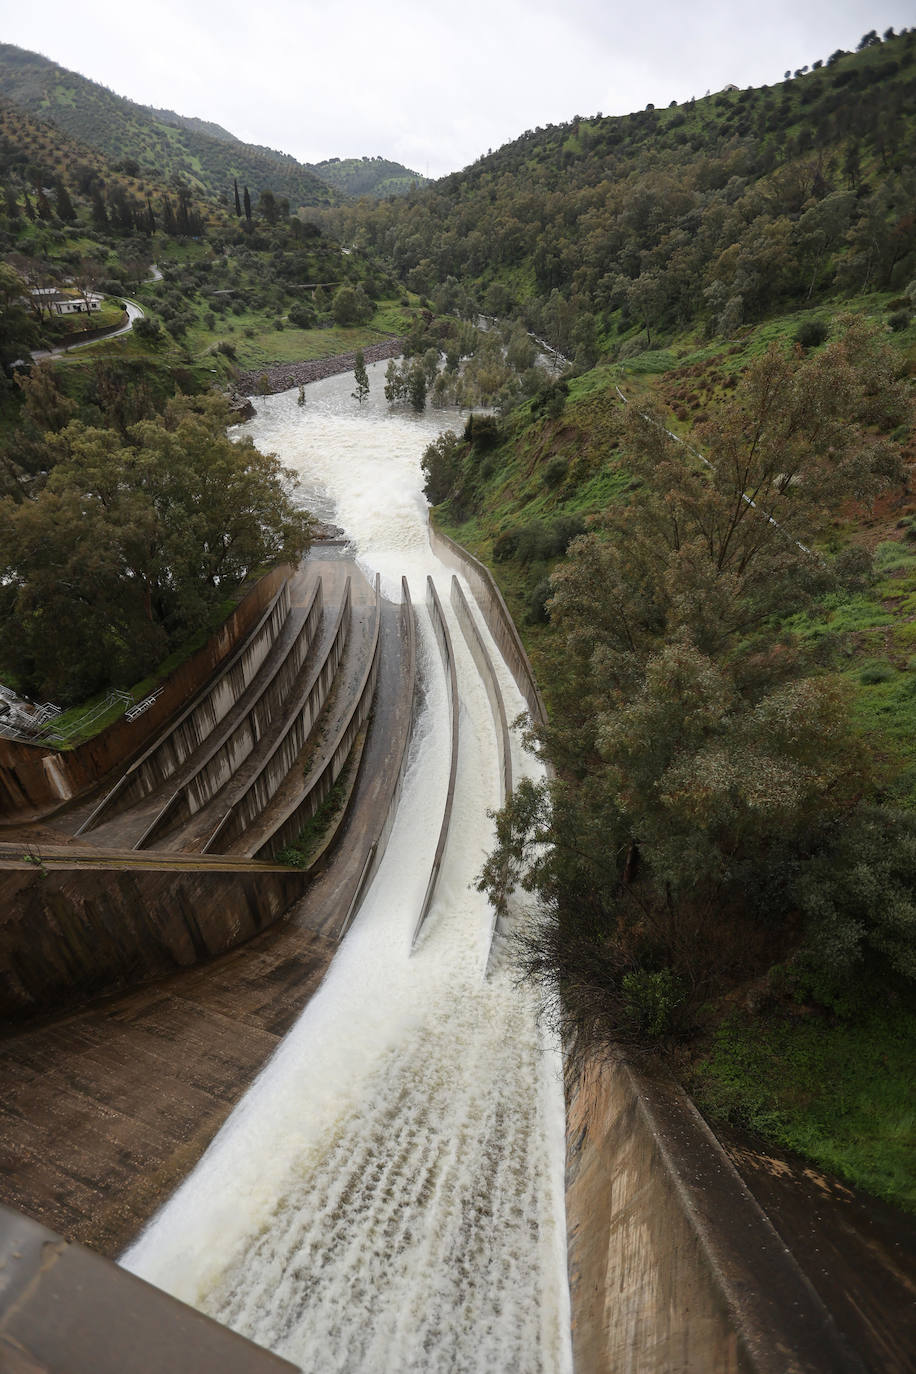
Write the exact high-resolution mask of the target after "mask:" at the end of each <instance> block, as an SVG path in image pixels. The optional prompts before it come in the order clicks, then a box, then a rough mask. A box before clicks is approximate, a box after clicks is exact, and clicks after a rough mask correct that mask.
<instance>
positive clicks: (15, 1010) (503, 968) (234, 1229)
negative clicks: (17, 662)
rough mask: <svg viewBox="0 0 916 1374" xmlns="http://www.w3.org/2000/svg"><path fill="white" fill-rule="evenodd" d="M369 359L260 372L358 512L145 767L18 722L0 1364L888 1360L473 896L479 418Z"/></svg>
mask: <svg viewBox="0 0 916 1374" xmlns="http://www.w3.org/2000/svg"><path fill="white" fill-rule="evenodd" d="M372 383H373V393H372V398H371V401H370V404H369V406H366V407H362V408H358V407H356V405H355V403H354V402H353V401H352V400H351V398H350V396H349V391H350V378H349V377H348V376H343V377H339V378H331V379H328V380H327V381H324V382H320V383H315V384H313V385H312V386H310V387H309V388H308V398H307V403H306V405H305V406H304V407H300V406H298V405H297V403H296V395H295V392H292V393H285V394H280V395H277V396H272V397H267V398H263V399H260V400H259V401H258V409H259V413H258V415H257V417H256V418H255V420H254V421H253V422H252V423H251V425H250V426H249V432H250V433H252V435H253V437H254V438H255V441H256V442H257V443H258V445H259V447H261V448H263V449H267V450H273V451H277V452H278V453H279V454H280V455H281V457H282V458H283V460H284V461H285V462H286V463H288V464H290V465H291V466H295V467H296V468H298V470H299V471H300V474H301V478H302V483H303V501H304V503H305V504H306V505H307V506H309V508H310V509H313V510H314V511H315V512H316V513H317V514H318V515H320V516H322V517H324V518H325V519H327V520H329V521H333V522H335V523H336V524H338V525H339V526H341V527H342V528H343V530H344V531H345V534H346V540H347V542H346V544H345V545H335V544H330V545H317V546H316V547H315V549H314V550H313V553H312V555H311V556H310V557H309V559H308V560H306V562H305V563H304V564H303V565H302V566H301V568H299V569H296V570H293V569H289V570H285V571H279V572H278V573H276V574H273V575H271V577H270V578H268V579H264V580H263V582H262V583H261V584H259V585H258V587H256V588H254V589H252V591H251V593H250V594H249V597H248V598H247V600H246V602H244V603H243V604H242V605H241V606H240V608H239V611H238V612H237V613H236V620H237V623H236V624H234V625H233V626H231V627H230V629H229V630H228V631H227V632H226V634H225V635H224V636H223V639H222V642H220V643H219V644H217V645H212V646H209V647H208V648H207V649H205V650H202V651H201V654H202V657H201V659H200V662H199V663H198V664H197V665H196V666H195V665H194V664H192V665H190V667H189V669H188V676H187V677H186V680H184V681H183V682H182V683H180V684H177V685H176V688H175V696H174V698H173V699H169V697H168V696H167V695H166V696H165V699H164V700H163V699H160V700H159V701H157V702H156V703H155V704H154V705H153V707H151V711H150V718H149V719H147V720H146V721H145V722H144V720H143V718H142V717H141V718H140V719H139V721H138V722H137V723H136V724H137V727H138V728H137V729H136V730H135V733H134V735H133V736H131V737H129V738H128V737H124V736H122V737H120V738H116V739H115V740H114V741H113V742H112V743H111V750H112V755H116V754H118V753H120V755H121V756H122V757H128V758H129V760H130V762H129V766H128V767H126V768H124V767H123V766H122V767H120V768H118V767H114V766H108V765H109V764H111V763H112V759H111V758H109V757H106V755H105V752H104V748H103V747H102V746H101V745H97V746H96V757H95V758H88V757H83V758H82V759H81V760H76V759H68V758H67V756H65V755H58V756H56V757H54V758H50V759H45V760H44V762H43V763H42V764H41V765H40V766H39V765H38V764H37V763H36V762H35V760H34V759H31V758H30V759H26V758H23V757H20V756H19V755H14V753H13V752H11V751H9V750H7V751H6V752H4V751H3V749H2V747H0V776H2V778H3V787H4V789H5V791H4V792H2V793H0V800H2V801H4V802H6V809H7V819H6V822H5V823H4V824H3V826H2V828H0V901H2V912H3V915H2V921H0V1015H2V1016H3V1018H4V1022H5V1024H6V1026H7V1034H6V1035H5V1037H4V1038H3V1039H0V1085H2V1092H0V1201H2V1202H3V1203H5V1204H7V1205H8V1206H9V1207H11V1208H14V1209H17V1211H16V1212H9V1213H6V1212H4V1213H3V1215H2V1217H0V1369H5V1368H7V1367H9V1368H10V1369H11V1370H18V1369H19V1368H20V1367H21V1368H29V1369H32V1368H35V1369H47V1370H52V1369H53V1370H57V1369H60V1370H64V1369H67V1370H73V1371H82V1370H87V1371H88V1370H94V1371H96V1370H97V1371H99V1372H100V1374H105V1371H107V1370H108V1369H109V1368H110V1369H111V1370H116V1369H117V1370H119V1371H123V1370H133V1369H136V1370H138V1371H139V1370H144V1371H145V1370H147V1369H149V1370H153V1369H166V1368H167V1369H169V1370H184V1369H187V1370H192V1369H195V1370H196V1369H201V1368H209V1367H211V1366H213V1367H215V1366H216V1365H217V1364H219V1365H220V1367H224V1368H225V1369H227V1370H235V1369H239V1370H250V1371H252V1374H257V1371H260V1370H262V1369H263V1370H265V1371H268V1370H271V1369H277V1370H280V1369H294V1368H296V1367H299V1368H302V1369H312V1368H315V1369H317V1368H320V1369H322V1370H324V1369H327V1370H340V1371H348V1374H349V1371H367V1372H368V1371H373V1372H374V1371H385V1370H391V1371H395V1370H398V1371H400V1370H417V1371H419V1370H423V1371H427V1370H430V1371H436V1370H442V1371H452V1370H455V1371H458V1370H462V1371H468V1374H477V1371H484V1370H488V1371H489V1370H491V1369H494V1368H501V1369H511V1370H518V1371H531V1374H535V1371H544V1374H553V1371H557V1374H563V1371H567V1370H571V1369H573V1368H575V1369H576V1370H577V1371H579V1374H591V1371H603V1370H608V1371H610V1370H628V1371H629V1370H645V1371H669V1370H670V1371H675V1370H684V1371H686V1370H691V1371H692V1370H696V1371H698V1372H699V1371H706V1370H723V1371H725V1370H729V1371H731V1370H734V1371H739V1370H741V1371H745V1370H747V1371H750V1370H754V1371H772V1374H777V1371H784V1370H799V1371H802V1370H805V1371H807V1370H811V1371H814V1370H847V1369H848V1370H854V1369H863V1368H867V1367H869V1366H868V1365H866V1364H863V1363H862V1362H861V1361H860V1360H859V1359H858V1357H857V1356H856V1355H855V1354H854V1353H853V1351H852V1349H851V1347H850V1343H849V1341H848V1339H847V1338H846V1336H845V1334H844V1332H843V1331H841V1330H839V1329H838V1327H837V1324H836V1322H835V1320H834V1318H833V1316H832V1315H831V1313H830V1312H828V1310H827V1307H826V1306H825V1305H824V1303H823V1301H822V1300H821V1299H820V1297H819V1296H818V1293H817V1292H815V1291H814V1289H813V1288H812V1286H811V1284H810V1283H809V1281H808V1279H807V1277H806V1276H805V1275H804V1274H802V1272H801V1271H800V1270H799V1268H798V1266H797V1264H796V1263H795V1261H794V1259H793V1258H792V1255H791V1254H790V1253H789V1251H788V1250H787V1248H786V1245H785V1244H784V1243H783V1241H782V1240H781V1238H780V1236H779V1235H778V1234H777V1233H776V1232H775V1231H774V1229H773V1228H772V1226H771V1225H770V1223H769V1222H768V1220H767V1218H766V1217H765V1216H764V1215H763V1213H762V1211H761V1208H760V1206H759V1205H758V1204H757V1202H756V1201H755V1199H754V1197H753V1196H752V1195H751V1193H750V1192H749V1191H748V1188H747V1187H746V1186H745V1184H744V1183H743V1182H742V1180H741V1178H740V1177H739V1175H738V1173H737V1172H736V1170H735V1168H734V1167H733V1164H732V1162H731V1161H730V1160H729V1158H728V1157H727V1156H726V1154H725V1152H724V1151H723V1150H722V1148H721V1146H720V1145H719V1144H718V1142H716V1141H715V1140H714V1139H713V1137H712V1136H711V1135H710V1133H709V1132H708V1131H707V1130H706V1128H705V1126H704V1125H703V1123H702V1122H700V1121H699V1118H697V1117H696V1114H695V1113H693V1112H692V1109H691V1108H690V1105H689V1103H687V1102H686V1100H685V1099H684V1098H683V1095H682V1094H680V1093H679V1091H678V1090H677V1089H676V1088H675V1087H674V1086H673V1085H672V1084H670V1083H669V1082H668V1081H667V1080H665V1079H663V1078H662V1079H659V1080H657V1081H653V1080H647V1079H646V1078H645V1077H644V1076H641V1075H639V1074H636V1073H635V1072H634V1071H633V1070H632V1069H631V1068H628V1067H627V1066H626V1065H622V1064H621V1065H594V1066H592V1069H591V1070H590V1071H589V1072H588V1073H587V1074H586V1075H585V1077H584V1078H583V1079H582V1080H581V1081H580V1082H578V1083H576V1084H568V1085H566V1092H565V1093H564V1081H563V1066H562V1056H561V1052H560V1047H559V1046H558V1045H557V1044H556V1043H555V1042H554V1040H553V1039H552V1037H551V1035H550V1033H549V1032H548V1031H547V1030H546V1029H545V1028H544V1027H542V1026H541V1025H540V1024H539V1022H538V1017H537V1006H536V1002H535V999H534V995H533V993H532V992H531V990H530V989H526V988H519V987H517V986H515V983H514V979H513V973H512V969H511V965H510V963H509V961H508V959H507V958H506V953H505V946H504V944H503V933H502V932H500V931H497V930H495V929H494V921H493V913H492V911H491V909H490V908H489V907H488V904H487V902H486V899H485V898H484V897H483V896H482V895H481V894H479V893H477V892H476V890H475V888H474V878H475V876H476V874H477V872H478V871H479V869H480V866H481V864H482V861H483V857H484V854H485V853H486V851H487V849H488V848H489V847H490V845H491V843H492V823H491V821H490V820H489V819H488V817H487V811H488V810H490V809H493V808H495V807H497V806H499V805H500V804H501V801H502V800H503V799H504V797H505V795H506V793H507V791H508V790H509V789H511V786H512V784H513V780H514V779H517V778H518V777H519V776H521V775H522V774H523V773H525V772H531V771H532V770H536V769H537V768H538V766H539V765H538V764H537V762H536V761H535V760H533V759H532V758H531V757H530V756H529V755H527V754H526V753H525V752H524V750H523V749H522V748H521V745H520V741H519V738H518V732H517V731H515V730H513V729H511V728H510V723H511V722H512V721H513V720H514V719H515V718H516V717H517V716H518V714H519V713H520V712H521V711H523V710H528V711H530V712H535V713H536V712H537V711H538V710H539V709H540V703H539V698H538V695H537V688H536V685H535V684H534V682H533V680H532V678H531V676H530V669H528V666H527V661H526V659H525V656H524V652H523V650H522V649H521V646H520V644H519V642H518V639H517V636H516V635H515V632H514V627H513V626H512V625H511V620H510V619H509V617H508V614H507V613H506V612H505V609H504V607H502V604H501V601H500V599H499V596H498V593H496V591H495V589H494V588H493V586H492V583H491V582H490V581H489V578H488V575H487V574H486V572H485V570H483V569H482V568H480V567H479V565H476V564H475V563H474V561H473V560H472V559H470V558H469V557H468V556H467V555H465V554H463V552H462V551H461V550H459V549H458V548H457V547H455V546H453V545H451V544H450V542H449V541H448V540H446V539H444V538H443V537H442V536H439V535H436V534H435V532H432V535H431V534H430V531H429V529H428V525H427V519H426V510H425V502H424V500H423V498H422V495H421V475H420V470H419V459H420V456H421V454H422V451H423V448H424V447H425V445H426V443H428V442H429V441H430V439H431V438H433V437H435V435H436V434H437V433H438V432H440V431H441V430H442V429H444V428H448V427H453V428H457V427H459V425H460V423H461V421H460V419H459V418H458V417H456V416H450V415H449V414H448V413H447V412H439V413H434V414H432V415H429V416H423V417H413V416H411V417H404V416H392V415H389V414H388V413H387V410H386V408H385V406H384V403H383V402H382V401H381V398H380V392H381V377H380V375H379V369H378V367H376V368H374V369H373V371H372ZM456 574H457V576H456ZM124 728H125V729H126V728H127V727H124ZM0 745H2V742H0ZM93 769H95V771H96V773H97V774H98V776H99V777H100V778H101V777H104V782H103V783H102V784H101V785H100V786H96V787H95V788H93V787H92V786H90V783H91V778H92V772H93ZM68 770H69V771H68ZM316 813H317V814H318V816H319V818H320V820H321V826H320V827H319V837H318V838H317V839H315V840H314V841H310V842H308V844H307V843H306V841H305V839H303V838H302V837H303V836H305V835H306V834H307V833H308V827H309V821H310V818H311V817H312V816H313V815H315V814H316ZM300 841H301V843H302V845H303V848H302V850H301V856H300V858H299V860H297V863H298V864H299V865H301V866H296V865H293V864H291V863H290V862H289V857H290V847H291V846H292V847H293V849H295V847H296V845H297V844H298V843H300ZM523 916H524V912H523V910H520V911H519V912H517V913H516V917H517V918H523ZM22 1213H24V1214H26V1217H28V1218H32V1219H33V1220H31V1221H26V1219H25V1217H23V1216H22V1215H21V1214H22ZM61 1238H63V1239H61ZM80 1243H82V1245H85V1246H88V1247H90V1249H88V1250H86V1249H83V1248H82V1246H81V1244H80ZM100 1256H108V1257H109V1258H110V1259H118V1260H119V1261H120V1267H118V1268H115V1267H113V1266H111V1265H110V1264H107V1263H106V1261H105V1260H104V1259H102V1258H100ZM150 1285H154V1286H150ZM87 1292H90V1293H92V1294H93V1301H92V1302H90V1303H88V1304H87V1299H86V1294H87ZM166 1294H168V1295H171V1296H166ZM174 1299H177V1300H178V1301H174ZM185 1304H187V1306H186V1305H185ZM217 1323H218V1324H217ZM227 1328H228V1329H227ZM100 1331H104V1333H105V1340H104V1342H103V1353H100V1344H99V1339H100V1338H99V1332H100ZM232 1333H235V1334H232ZM252 1343H253V1344H252ZM904 1344H905V1335H904V1336H903V1337H902V1341H899V1340H898V1342H897V1354H895V1345H894V1340H893V1339H892V1338H890V1337H889V1338H888V1343H887V1345H886V1351H885V1353H887V1355H888V1362H887V1363H886V1364H885V1365H884V1366H883V1367H885V1368H888V1369H891V1368H900V1369H904V1368H906V1364H905V1363H902V1362H899V1359H898V1356H899V1350H900V1349H902V1348H903V1345H904ZM26 1357H28V1359H30V1360H31V1361H32V1363H31V1364H26V1363H25V1362H24V1361H25V1359H26ZM15 1359H18V1360H20V1364H16V1363H14V1360H15ZM894 1359H898V1363H896V1364H895V1363H893V1360H894ZM5 1360H6V1361H7V1363H4V1361H5Z"/></svg>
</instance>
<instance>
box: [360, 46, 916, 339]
mask: <svg viewBox="0 0 916 1374" xmlns="http://www.w3.org/2000/svg"><path fill="white" fill-rule="evenodd" d="M815 68H816V69H813V70H811V71H808V72H805V73H804V74H802V73H799V74H798V75H796V76H795V77H790V79H788V80H786V81H784V82H782V83H780V84H779V85H778V86H773V87H764V88H762V89H748V90H743V91H737V90H734V91H723V92H721V93H719V94H718V95H715V96H710V97H708V98H706V99H703V100H696V101H690V102H688V103H687V104H685V105H680V106H678V105H674V104H672V105H671V106H670V107H668V108H666V109H655V108H653V107H651V106H650V107H647V108H646V109H645V110H642V111H639V112H637V113H634V114H631V115H626V116H621V117H614V118H602V117H600V116H595V117H593V118H588V119H587V118H580V117H577V118H575V119H573V120H571V121H570V122H568V123H567V124H563V125H555V126H551V127H548V128H545V129H535V130H528V131H527V132H525V133H524V134H522V136H521V137H520V138H518V139H516V140H515V141H514V142H512V143H510V144H507V145H506V146H505V147H503V148H501V149H499V150H498V151H497V152H495V153H493V154H491V155H489V156H487V157H484V158H481V159H479V160H478V161H477V162H476V163H475V164H474V165H473V166H472V167H470V168H468V169H467V170H466V171H465V172H462V173H457V174H454V175H452V176H449V177H445V178H443V179H442V180H440V181H437V182H436V183H435V184H434V185H433V186H431V187H428V188H426V189H425V190H424V191H423V193H422V194H419V195H416V196H413V197H411V198H410V199H409V200H408V201H403V202H401V201H398V202H390V203H389V202H386V203H385V204H383V205H379V206H377V207H376V208H375V209H374V210H371V211H368V210H365V209H361V210H359V211H357V210H355V209H353V208H350V207H347V208H344V209H342V210H340V211H338V212H334V214H333V219H334V221H335V222H336V223H339V224H340V225H341V226H342V232H343V233H344V234H345V235H346V237H347V239H348V240H353V239H355V240H356V241H358V242H360V243H362V244H364V245H365V246H366V247H367V248H370V249H373V250H375V251H377V252H380V253H383V254H384V255H385V256H386V257H387V258H388V259H389V260H390V262H391V265H392V267H393V269H394V270H395V271H397V272H398V274H399V275H402V276H403V277H404V278H405V279H406V280H407V282H408V283H409V285H410V286H411V287H412V288H413V289H414V290H417V291H420V292H425V293H426V294H428V295H429V297H430V299H431V300H432V302H433V303H434V304H435V305H436V306H437V308H439V309H445V310H450V309H456V308H458V309H465V308H468V307H470V305H471V304H473V305H474V306H476V307H477V308H480V309H483V310H485V311H486V312H487V313H489V314H492V315H498V316H502V317H505V316H507V315H509V316H515V315H517V316H519V317H520V318H522V319H523V320H524V321H525V323H526V324H527V325H528V326H529V327H530V328H532V329H534V330H535V331H536V332H537V333H539V334H541V335H542V336H543V337H546V338H547V339H549V340H550V342H551V343H552V344H554V345H555V346H556V347H558V348H559V349H560V350H561V352H563V353H565V354H567V355H568V356H570V357H574V358H575V359H576V360H577V361H578V362H579V363H581V364H582V365H584V366H590V365H591V364H592V363H594V362H595V361H597V359H598V358H599V357H602V356H605V357H606V356H608V355H609V354H610V355H611V356H614V357H626V356H633V355H635V354H637V353H639V352H643V351H645V350H647V349H651V348H653V347H656V346H658V344H659V343H663V342H664V341H665V340H666V339H667V338H670V337H672V336H673V335H674V334H675V333H676V332H679V331H681V330H683V329H684V328H685V327H687V326H696V327H699V328H701V329H703V330H705V331H706V332H707V333H708V334H709V335H716V334H725V335H728V334H731V333H733V332H734V330H735V329H737V328H739V327H740V326H741V325H742V324H744V323H749V322H754V321H759V320H761V319H763V318H765V317H766V316H767V315H768V314H771V313H774V312H776V313H778V312H780V311H784V310H786V309H794V308H798V307H800V306H802V305H803V304H816V303H817V302H819V301H821V300H824V299H827V298H829V297H830V296H831V294H832V293H834V292H836V291H839V292H840V293H841V294H843V295H850V294H854V293H855V292H856V291H860V290H869V289H872V290H874V289H879V290H884V289H896V290H898V291H900V290H902V289H903V288H904V287H905V286H906V285H907V283H908V282H909V281H911V280H912V279H913V277H914V276H916V235H914V232H913V223H914V215H916V175H914V148H916V32H912V31H910V32H907V33H906V34H904V35H902V36H899V37H892V38H889V39H888V40H887V41H885V42H881V41H880V39H875V40H874V41H871V42H869V43H868V44H867V46H866V47H865V48H864V49H863V50H862V51H860V52H857V53H854V54H840V53H835V54H833V55H832V56H830V57H829V58H827V60H826V61H825V62H819V63H816V64H815Z"/></svg>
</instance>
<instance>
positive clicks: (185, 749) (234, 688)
mask: <svg viewBox="0 0 916 1374" xmlns="http://www.w3.org/2000/svg"><path fill="white" fill-rule="evenodd" d="M288 615H289V583H288V582H284V584H283V586H282V587H281V588H280V590H279V592H278V593H277V595H276V596H275V597H274V599H273V601H272V602H271V604H270V606H268V608H267V610H266V611H265V613H264V615H263V616H262V617H261V619H260V621H259V623H258V624H257V625H256V626H255V628H254V630H253V631H252V633H251V635H250V636H249V638H248V639H247V640H246V641H245V643H244V644H242V645H241V646H240V648H239V649H237V650H236V652H235V653H234V654H232V655H231V657H230V659H229V662H228V663H227V664H226V665H225V667H224V668H223V669H222V670H221V671H220V673H219V676H218V677H217V678H216V680H215V681H214V682H212V683H211V684H210V686H209V687H207V688H205V689H204V691H203V693H201V694H200V695H199V696H198V698H197V700H196V701H194V702H193V703H192V704H191V705H190V706H189V707H188V708H187V710H185V711H182V713H181V715H180V716H179V717H178V719H177V720H176V721H175V722H174V724H172V725H171V726H169V728H168V730H167V731H166V732H165V734H164V735H162V736H160V738H159V739H158V740H157V741H156V742H155V744H153V745H152V746H151V747H150V748H149V749H147V751H146V753H145V754H143V755H142V756H141V757H140V758H139V759H138V760H137V762H136V763H135V764H133V765H132V766H131V767H130V768H129V769H128V770H127V772H126V773H125V774H124V775H123V777H122V778H120V779H119V781H118V782H117V783H116V784H115V786H114V787H113V788H112V789H111V791H110V792H109V793H108V795H107V796H106V797H104V798H103V800H102V801H101V802H100V803H99V805H98V806H97V807H96V809H95V810H94V811H93V813H92V815H91V816H90V817H89V819H88V820H87V821H86V822H85V824H84V825H83V826H82V827H81V828H80V830H79V831H78V832H77V834H80V835H83V834H85V833H86V831H87V830H91V829H93V827H95V826H96V825H98V824H99V822H100V821H101V820H102V819H103V818H104V817H105V816H106V815H108V814H110V812H111V811H112V810H113V809H116V808H120V807H125V806H132V805H134V803H136V802H138V801H141V800H142V798H144V797H148V796H149V795H150V794H151V793H152V792H154V791H156V789H157V788H158V787H160V786H161V785H162V783H163V782H165V781H166V780H167V779H168V778H170V777H172V775H173V774H174V773H176V772H177V771H178V769H179V768H180V767H181V766H182V764H184V763H186V762H187V760H188V759H189V758H190V757H191V756H192V755H193V754H194V753H195V752H196V751H197V750H198V749H199V748H200V747H201V745H202V744H203V743H204V741H205V740H207V739H208V738H209V737H210V735H211V734H212V733H213V731H214V730H215V729H216V727H217V726H218V725H219V724H220V722H221V721H222V720H224V719H225V717H226V716H227V715H228V713H229V712H230V711H231V710H232V708H233V706H235V704H236V702H237V701H238V700H239V698H240V697H241V696H242V694H243V693H244V692H245V690H246V689H247V687H248V684H249V683H250V682H251V681H252V679H253V678H254V676H255V674H256V673H257V671H258V669H259V668H260V667H261V664H262V663H263V662H264V660H265V658H266V657H267V655H268V653H269V652H270V649H271V647H272V646H273V644H274V641H275V640H276V638H277V635H278V634H279V633H280V630H281V629H282V627H283V624H284V622H285V620H286V618H287V616H288Z"/></svg>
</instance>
